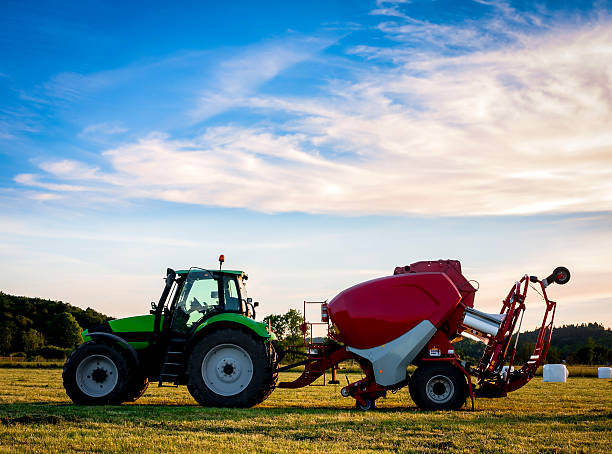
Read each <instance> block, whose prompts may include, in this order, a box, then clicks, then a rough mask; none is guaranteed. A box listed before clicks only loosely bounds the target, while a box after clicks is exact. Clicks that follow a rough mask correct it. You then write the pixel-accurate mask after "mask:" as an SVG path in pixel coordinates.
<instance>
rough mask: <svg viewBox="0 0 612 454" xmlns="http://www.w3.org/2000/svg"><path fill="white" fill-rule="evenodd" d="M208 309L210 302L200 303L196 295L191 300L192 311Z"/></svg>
mask: <svg viewBox="0 0 612 454" xmlns="http://www.w3.org/2000/svg"><path fill="white" fill-rule="evenodd" d="M207 310H208V304H206V303H200V302H199V301H198V299H197V298H196V297H195V296H194V297H193V299H192V300H191V312H193V311H198V312H206V311H207Z"/></svg>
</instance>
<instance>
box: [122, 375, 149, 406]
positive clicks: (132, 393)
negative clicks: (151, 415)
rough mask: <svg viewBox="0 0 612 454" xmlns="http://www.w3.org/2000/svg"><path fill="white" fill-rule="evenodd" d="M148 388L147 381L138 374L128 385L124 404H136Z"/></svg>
mask: <svg viewBox="0 0 612 454" xmlns="http://www.w3.org/2000/svg"><path fill="white" fill-rule="evenodd" d="M148 387H149V379H148V378H146V377H144V378H143V377H142V375H141V374H138V375H137V376H136V377H134V379H133V380H132V382H131V383H130V384H129V385H128V387H127V389H126V393H125V398H124V402H136V401H137V400H138V399H140V398H141V397H142V395H143V394H144V393H145V391H146V390H147V388H148Z"/></svg>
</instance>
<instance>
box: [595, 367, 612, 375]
mask: <svg viewBox="0 0 612 454" xmlns="http://www.w3.org/2000/svg"><path fill="white" fill-rule="evenodd" d="M597 378H612V367H598V368H597Z"/></svg>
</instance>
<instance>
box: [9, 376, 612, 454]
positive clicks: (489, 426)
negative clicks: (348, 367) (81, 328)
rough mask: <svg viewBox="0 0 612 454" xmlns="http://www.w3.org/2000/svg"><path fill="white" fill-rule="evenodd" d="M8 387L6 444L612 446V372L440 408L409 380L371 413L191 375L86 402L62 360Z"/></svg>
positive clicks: (316, 392) (254, 448) (296, 393)
mask: <svg viewBox="0 0 612 454" xmlns="http://www.w3.org/2000/svg"><path fill="white" fill-rule="evenodd" d="M289 376H291V377H295V376H296V374H295V373H286V374H284V376H282V377H281V378H285V379H287V378H290V377H289ZM349 378H351V377H350V376H349ZM353 378H357V377H353ZM0 389H1V390H2V391H1V392H0V393H1V394H0V452H50V451H51V452H68V451H78V452H132V453H137V452H144V451H146V452H181V453H191V452H195V451H198V452H215V453H222V452H232V453H235V452H275V453H276V452H325V453H330V452H445V453H446V452H450V453H453V452H490V453H499V452H512V453H522V452H546V453H553V452H585V453H593V452H601V453H604V452H605V453H609V452H611V450H610V446H611V444H612V382H611V381H610V380H598V379H596V378H570V381H569V382H568V383H565V384H561V383H542V380H541V378H535V379H534V380H533V381H532V382H531V383H529V384H528V385H527V386H525V387H524V388H523V389H521V390H519V391H516V392H515V393H512V394H510V395H509V396H508V397H507V398H504V399H496V400H488V399H477V400H476V410H475V411H473V412H472V411H469V410H464V411H458V412H439V413H426V412H422V411H419V410H417V409H416V407H415V405H414V404H413V402H412V400H411V399H410V396H409V394H408V391H407V389H403V390H401V391H400V392H398V393H397V394H389V396H388V397H387V398H386V399H381V400H379V401H377V404H378V407H379V408H378V409H377V410H375V411H373V412H368V413H363V412H360V411H357V410H354V409H353V402H354V401H353V399H350V398H349V399H345V398H343V397H341V396H340V392H339V391H340V386H338V385H331V386H330V385H328V386H325V387H308V388H304V389H301V390H283V389H277V390H276V391H274V393H273V394H272V396H270V398H269V399H268V400H266V401H265V402H264V403H263V404H261V405H260V406H258V407H256V408H252V409H246V410H234V409H207V408H201V407H199V406H197V405H196V404H195V402H194V401H193V399H192V398H191V396H190V395H189V393H188V392H187V389H186V388H185V387H180V388H161V389H160V388H157V387H156V386H151V388H149V390H148V391H147V393H146V394H145V396H144V397H143V398H141V399H140V400H138V401H137V402H136V403H134V404H125V405H121V406H108V407H93V408H92V407H79V406H75V405H72V404H71V402H70V401H69V400H68V398H67V397H66V395H65V393H64V390H63V388H62V384H61V371H60V370H57V369H8V368H6V369H0Z"/></svg>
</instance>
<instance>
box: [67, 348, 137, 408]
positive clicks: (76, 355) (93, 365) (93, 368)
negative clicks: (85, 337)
mask: <svg viewBox="0 0 612 454" xmlns="http://www.w3.org/2000/svg"><path fill="white" fill-rule="evenodd" d="M62 379H63V382H64V389H66V393H67V394H68V397H70V399H72V401H73V402H74V403H75V404H78V405H118V404H120V403H121V402H123V400H124V397H125V394H126V390H127V386H128V383H129V369H128V365H127V362H126V360H125V358H124V357H123V355H122V354H121V352H119V351H118V350H117V349H115V348H114V347H112V346H110V345H108V344H103V343H98V342H95V341H89V342H85V343H84V344H81V345H79V346H78V347H77V348H76V349H74V350H73V351H72V353H71V354H70V356H69V357H68V359H67V360H66V363H65V364H64V371H63V372H62Z"/></svg>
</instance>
